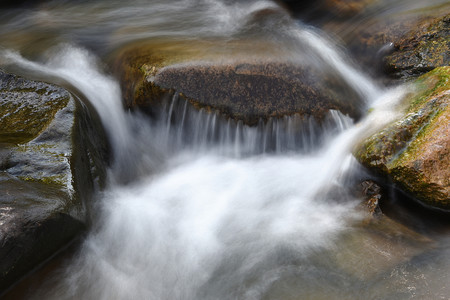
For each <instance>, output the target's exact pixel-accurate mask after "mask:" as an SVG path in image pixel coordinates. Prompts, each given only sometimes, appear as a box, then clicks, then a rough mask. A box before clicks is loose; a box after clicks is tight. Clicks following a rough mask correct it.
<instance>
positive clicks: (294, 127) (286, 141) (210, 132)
mask: <svg viewBox="0 0 450 300" xmlns="http://www.w3.org/2000/svg"><path fill="white" fill-rule="evenodd" d="M142 118H147V117H145V116H142ZM352 123H353V122H352V120H351V118H349V117H347V116H344V115H342V114H341V113H340V112H339V111H335V110H331V111H330V112H329V114H328V116H327V117H326V118H325V119H324V120H323V121H321V122H318V121H317V120H315V119H314V118H313V117H312V116H300V115H297V114H294V115H291V116H284V117H282V118H269V119H267V120H262V119H261V120H260V121H259V123H258V125H257V126H248V125H245V124H243V123H242V121H236V120H233V119H230V118H228V119H226V118H225V117H224V116H222V115H221V114H220V113H219V112H218V111H206V110H205V109H200V110H197V109H196V108H194V107H193V106H192V105H191V104H189V102H188V101H186V100H184V99H181V98H179V96H178V95H177V94H175V95H174V96H173V97H172V99H171V100H170V101H168V102H167V103H165V104H164V105H163V109H162V112H161V115H160V116H157V117H156V120H153V122H152V125H151V127H152V128H153V129H152V133H151V135H152V137H153V139H154V140H155V139H156V140H158V141H159V142H158V144H159V145H160V147H162V145H166V146H165V147H166V148H167V151H169V152H170V153H174V152H178V151H180V150H183V149H190V150H193V151H197V152H198V151H211V149H214V151H216V152H217V153H219V154H222V155H227V156H234V157H241V156H249V155H257V154H263V153H276V154H282V153H289V152H300V153H307V152H311V151H313V150H314V149H317V147H319V146H320V144H322V143H323V141H324V140H327V139H328V138H329V137H330V136H333V135H336V134H338V133H339V132H341V131H343V130H345V129H347V128H348V127H350V126H351V124H352Z"/></svg>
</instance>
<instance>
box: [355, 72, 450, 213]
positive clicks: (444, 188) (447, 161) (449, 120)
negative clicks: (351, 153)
mask: <svg viewBox="0 0 450 300" xmlns="http://www.w3.org/2000/svg"><path fill="white" fill-rule="evenodd" d="M414 85H415V86H416V88H417V89H418V92H417V94H416V95H414V96H409V97H407V99H406V100H405V101H407V106H408V109H407V110H406V112H405V114H404V116H403V117H402V118H401V119H400V120H398V121H396V122H395V123H393V124H390V125H388V126H387V127H385V128H384V129H382V130H381V131H379V132H378V133H376V134H374V135H372V136H371V137H369V138H368V139H366V140H365V141H364V142H363V143H362V145H361V146H360V147H359V148H358V150H357V151H356V153H355V155H356V157H357V159H358V160H359V161H360V162H361V163H362V164H363V165H364V166H366V167H367V168H369V169H371V170H373V171H375V172H376V173H378V174H381V175H383V176H389V177H390V178H391V179H392V180H393V182H394V183H396V184H397V185H398V186H399V187H400V188H402V189H403V190H404V191H406V192H407V193H409V194H411V195H412V196H413V197H415V198H416V199H418V200H420V201H421V202H422V203H424V204H426V205H429V206H432V207H436V208H441V209H445V210H449V209H450V105H449V104H450V67H440V68H437V69H435V70H433V71H431V72H429V73H427V74H425V75H423V76H421V77H420V78H419V79H417V80H416V81H415V82H414Z"/></svg>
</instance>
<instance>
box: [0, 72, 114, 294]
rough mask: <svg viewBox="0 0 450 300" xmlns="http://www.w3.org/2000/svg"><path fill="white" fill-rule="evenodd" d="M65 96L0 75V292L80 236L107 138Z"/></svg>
mask: <svg viewBox="0 0 450 300" xmlns="http://www.w3.org/2000/svg"><path fill="white" fill-rule="evenodd" d="M99 132H101V126H100V124H99V123H98V120H96V117H95V116H94V115H92V114H91V112H90V111H89V110H88V109H87V107H85V106H84V105H83V104H82V103H81V102H80V101H78V100H76V99H74V97H73V96H71V94H69V93H68V92H67V91H66V90H64V89H62V88H60V87H56V86H54V85H50V84H46V83H43V82H37V81H31V80H27V79H24V78H21V77H18V76H15V75H11V74H6V73H4V72H2V71H0V190H1V191H2V193H1V194H0V224H1V227H0V245H1V246H0V291H1V290H4V289H5V288H7V287H8V286H9V285H11V284H12V283H13V282H14V281H16V280H18V279H19V278H20V277H22V276H23V275H25V274H26V273H27V272H29V271H31V270H32V269H33V268H35V267H36V266H37V265H38V264H39V263H41V262H42V261H44V260H45V259H47V258H49V257H50V256H51V255H53V254H54V253H55V252H56V251H58V250H59V249H60V248H61V247H63V246H64V245H65V244H67V243H68V242H69V241H70V240H72V239H73V238H74V237H75V236H76V235H77V234H79V233H80V232H82V230H83V228H84V226H85V222H86V213H87V212H86V206H87V204H88V202H89V200H90V197H91V195H92V193H93V191H94V189H95V186H100V185H102V184H103V181H104V180H105V161H106V160H107V157H106V154H107V151H106V140H105V139H104V137H102V136H101V134H99Z"/></svg>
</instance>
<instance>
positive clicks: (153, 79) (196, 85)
mask: <svg viewBox="0 0 450 300" xmlns="http://www.w3.org/2000/svg"><path fill="white" fill-rule="evenodd" d="M198 43H200V42H198ZM198 43H197V44H198ZM181 45H182V47H180V46H181ZM225 47H226V46H225ZM228 47H230V45H228ZM253 47H254V49H252V48H251V47H250V48H249V49H247V51H254V52H257V51H258V50H257V49H258V45H257V44H256V43H255V44H254V45H253ZM181 48H182V49H181ZM198 48H201V46H198V45H194V46H193V45H192V44H189V43H186V42H184V43H181V42H180V45H177V44H176V43H174V44H170V43H168V44H167V45H164V47H163V48H159V49H158V48H157V47H156V46H152V45H151V46H141V47H136V48H131V49H127V50H125V51H124V52H123V53H122V54H121V55H120V56H119V57H120V58H119V59H118V61H119V63H118V72H119V74H120V77H121V82H122V88H123V90H124V96H125V101H126V104H127V106H128V107H131V108H136V107H138V108H140V109H143V110H144V111H147V112H150V113H152V112H153V111H154V110H155V109H157V107H158V106H159V105H160V104H161V103H162V100H163V99H167V98H169V97H171V95H173V94H174V93H177V94H178V93H179V95H180V96H181V97H182V98H184V99H186V100H188V101H189V103H190V104H192V105H193V106H194V107H196V108H198V109H201V108H203V109H205V110H207V111H219V112H220V113H221V114H223V115H225V116H226V117H228V118H232V119H235V120H238V121H242V122H243V123H245V124H248V125H255V124H257V123H258V122H259V120H260V119H263V120H267V119H268V118H270V117H282V116H286V115H292V114H299V115H303V116H313V117H314V118H315V119H316V120H322V119H323V118H324V117H325V116H326V114H327V113H328V112H329V110H331V109H334V110H339V111H341V112H342V113H343V114H348V115H350V116H351V117H353V118H355V119H357V118H359V117H360V114H361V109H362V106H363V105H362V101H361V99H360V98H359V96H358V95H357V94H356V93H355V92H353V91H352V90H351V89H350V88H348V86H347V85H346V83H345V82H344V81H343V80H342V79H341V78H339V76H336V74H322V73H320V72H319V71H317V70H315V69H314V68H312V67H311V66H302V65H299V64H295V63H292V62H290V63H288V62H281V61H274V60H270V59H268V58H267V57H266V58H265V59H264V57H262V58H257V59H249V58H247V59H246V58H237V59H234V60H233V59H230V60H228V61H227V60H220V59H218V58H217V54H213V55H211V56H209V57H208V55H209V54H210V53H216V52H215V51H209V53H206V54H204V53H203V52H201V51H202V50H199V49H198ZM174 49H178V51H177V50H174ZM216 51H218V50H217V49H216ZM222 51H225V50H223V48H222ZM229 51H230V52H231V51H232V50H229ZM238 52H239V51H238ZM241 52H242V51H241ZM228 54H229V53H228ZM214 55H216V57H214ZM255 56H256V54H255ZM236 57H238V55H236ZM202 58H203V60H202Z"/></svg>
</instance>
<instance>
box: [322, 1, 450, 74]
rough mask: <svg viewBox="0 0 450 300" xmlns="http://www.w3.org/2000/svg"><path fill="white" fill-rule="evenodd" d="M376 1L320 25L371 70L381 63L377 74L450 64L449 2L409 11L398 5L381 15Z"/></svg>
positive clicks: (411, 71) (408, 71)
mask: <svg viewBox="0 0 450 300" xmlns="http://www.w3.org/2000/svg"><path fill="white" fill-rule="evenodd" d="M374 4H375V5H374V6H373V7H370V6H369V9H368V10H367V12H366V13H364V11H362V12H361V13H358V14H356V15H355V16H354V18H352V19H348V20H345V19H343V20H339V19H330V20H326V21H324V22H323V23H321V24H320V25H319V26H321V27H322V28H324V29H325V30H326V31H330V32H333V33H334V34H335V35H336V36H338V37H339V38H340V39H342V40H343V41H344V43H345V44H346V46H347V48H348V49H349V51H350V52H351V53H352V55H353V56H354V57H355V59H356V60H358V61H359V62H361V63H362V64H364V65H366V66H367V67H370V68H371V69H373V67H374V66H379V67H378V68H376V69H375V71H376V72H374V73H378V74H383V75H388V76H389V77H390V78H409V77H411V76H413V77H414V76H419V75H421V74H424V73H426V72H428V71H430V70H432V69H434V68H436V67H439V66H446V65H448V64H449V56H448V53H449V52H450V50H449V42H450V40H449V36H450V35H449V19H448V18H449V17H448V14H449V12H450V5H449V4H445V3H444V4H440V5H432V4H430V5H428V6H426V5H424V6H423V7H422V8H420V9H416V10H414V9H412V10H406V11H404V10H399V11H397V10H396V9H395V7H394V8H393V9H392V12H389V10H388V11H386V12H385V13H384V14H377V13H376V12H377V8H376V1H374ZM371 10H373V11H374V12H375V14H373V13H371ZM359 23H360V25H363V24H364V26H359Z"/></svg>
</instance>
